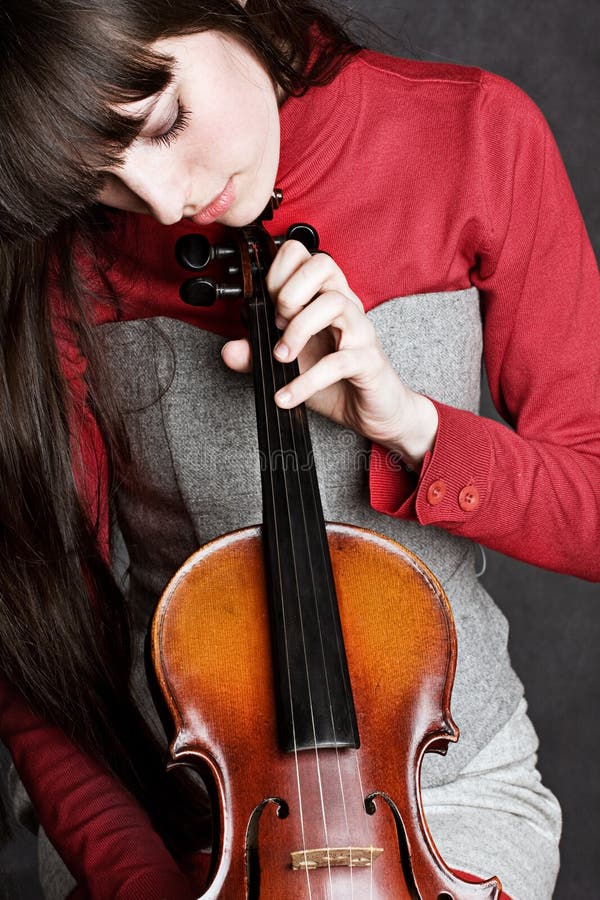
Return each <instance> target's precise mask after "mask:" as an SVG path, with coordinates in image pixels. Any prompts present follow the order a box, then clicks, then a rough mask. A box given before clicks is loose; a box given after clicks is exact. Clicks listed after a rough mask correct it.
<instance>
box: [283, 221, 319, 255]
mask: <svg viewBox="0 0 600 900" xmlns="http://www.w3.org/2000/svg"><path fill="white" fill-rule="evenodd" d="M274 241H275V244H276V246H277V247H281V245H282V244H283V242H284V241H300V243H301V244H304V246H305V247H306V249H307V250H308V251H309V253H316V252H317V250H318V249H319V234H318V232H317V229H316V228H313V226H312V225H307V224H306V222H296V223H295V224H294V225H290V227H289V228H288V230H287V231H286V233H285V236H279V237H276V238H274Z"/></svg>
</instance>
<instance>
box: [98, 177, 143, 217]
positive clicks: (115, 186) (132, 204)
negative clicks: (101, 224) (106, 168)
mask: <svg viewBox="0 0 600 900" xmlns="http://www.w3.org/2000/svg"><path fill="white" fill-rule="evenodd" d="M98 200H99V202H100V203H103V204H104V205H105V206H111V207H113V209H123V210H126V211H127V212H146V211H147V207H146V204H145V203H144V202H143V201H142V200H141V199H140V198H139V197H138V195H137V194H136V193H134V192H133V191H132V190H131V189H130V188H128V187H127V185H126V184H124V183H123V182H122V181H121V179H120V178H117V176H116V175H107V176H106V177H105V179H104V186H103V187H102V190H101V191H100V193H99V195H98Z"/></svg>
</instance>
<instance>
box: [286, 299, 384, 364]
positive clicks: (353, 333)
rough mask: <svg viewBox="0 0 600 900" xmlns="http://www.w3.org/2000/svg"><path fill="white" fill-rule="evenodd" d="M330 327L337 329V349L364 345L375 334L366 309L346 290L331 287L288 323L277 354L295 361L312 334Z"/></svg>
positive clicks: (372, 338)
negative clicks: (355, 301)
mask: <svg viewBox="0 0 600 900" xmlns="http://www.w3.org/2000/svg"><path fill="white" fill-rule="evenodd" d="M328 327H332V328H334V329H336V333H337V340H336V342H335V344H336V346H335V349H336V350H341V349H345V348H348V347H357V346H364V345H366V344H368V343H369V342H372V341H373V340H374V338H375V333H374V329H373V326H372V325H371V323H370V321H369V320H368V319H367V317H366V316H365V315H364V313H363V312H362V310H359V309H358V308H357V306H356V305H355V304H354V303H352V302H351V301H350V300H349V298H348V297H346V296H345V295H344V294H340V293H339V292H337V291H328V292H327V293H324V294H320V295H319V296H318V297H316V299H315V300H313V302H312V303H310V304H309V305H308V306H306V307H304V308H303V309H302V310H301V311H300V312H299V313H297V315H295V316H294V318H293V319H292V320H291V321H290V322H289V323H288V325H287V327H286V329H285V333H284V334H283V336H282V338H281V340H280V341H279V343H278V344H277V345H276V346H275V349H274V354H275V356H276V357H277V359H279V360H281V361H282V362H291V361H292V360H293V359H296V357H297V356H298V354H299V353H300V352H301V351H302V350H303V349H304V347H305V346H306V344H307V343H308V341H309V340H310V338H311V337H313V336H314V335H316V334H318V333H319V332H321V331H323V330H324V329H326V328H328Z"/></svg>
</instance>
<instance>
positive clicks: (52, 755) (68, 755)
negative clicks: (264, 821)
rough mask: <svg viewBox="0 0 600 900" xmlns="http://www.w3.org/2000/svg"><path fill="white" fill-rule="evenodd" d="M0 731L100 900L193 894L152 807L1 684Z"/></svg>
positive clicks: (57, 841) (60, 845)
mask: <svg viewBox="0 0 600 900" xmlns="http://www.w3.org/2000/svg"><path fill="white" fill-rule="evenodd" d="M0 726H1V727H0V737H1V738H2V740H3V741H4V743H5V744H6V745H7V747H8V749H9V750H10V752H11V755H12V758H13V761H14V763H15V767H16V769H17V771H18V773H19V776H20V777H21V780H22V781H23V784H24V785H25V789H26V790H27V792H28V794H29V796H30V798H31V800H32V802H33V805H34V807H35V810H36V813H37V815H38V818H39V821H40V824H41V825H42V826H43V828H44V830H45V831H46V833H47V834H48V837H49V838H50V840H51V841H52V843H53V844H54V845H55V847H56V848H57V850H58V851H59V853H60V855H61V856H62V858H63V859H64V861H65V863H66V865H67V866H68V868H69V870H70V871H71V872H72V874H73V877H74V878H75V879H76V880H77V881H78V882H79V883H80V885H85V888H86V891H87V893H85V894H84V896H88V895H89V896H90V897H93V898H94V900H139V898H140V897H143V898H144V900H192V898H193V897H194V896H195V894H194V893H193V892H192V890H191V887H190V882H189V881H188V879H187V878H186V877H185V876H184V875H183V873H182V872H181V870H180V869H179V868H178V866H177V864H176V863H175V860H174V859H173V858H172V856H171V855H170V854H169V852H168V851H167V849H166V847H165V846H164V844H163V842H162V840H161V838H160V837H159V835H158V834H157V833H156V832H155V831H154V829H153V827H152V825H151V823H150V820H149V818H148V816H147V815H146V813H145V812H144V811H143V810H142V809H141V807H140V806H139V805H138V804H137V803H136V801H135V800H134V799H133V797H132V796H131V794H129V793H128V791H126V789H125V788H124V787H122V786H121V785H120V784H119V783H118V782H117V781H116V779H115V778H113V777H112V776H110V775H109V774H108V773H107V772H106V771H105V770H104V769H103V768H102V767H101V766H100V765H99V764H98V763H96V762H95V761H93V760H92V759H91V758H90V757H88V756H87V755H86V754H84V753H82V752H81V751H80V750H78V749H77V748H76V747H75V746H74V745H73V744H72V743H71V741H69V739H68V738H67V737H66V735H65V734H64V733H63V732H62V731H60V729H58V728H57V727H55V726H52V725H48V724H46V723H44V722H43V721H42V720H41V719H40V717H39V716H37V715H36V714H34V713H33V712H32V711H31V710H30V709H29V707H28V706H27V704H26V703H25V702H24V701H23V700H22V699H21V698H20V697H19V695H18V693H17V692H16V691H14V690H12V689H11V688H10V686H8V685H7V684H6V682H0Z"/></svg>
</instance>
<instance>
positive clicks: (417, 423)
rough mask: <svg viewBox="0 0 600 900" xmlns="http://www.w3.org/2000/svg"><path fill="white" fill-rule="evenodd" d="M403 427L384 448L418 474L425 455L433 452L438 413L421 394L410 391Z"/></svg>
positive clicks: (432, 404) (430, 402)
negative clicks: (396, 455)
mask: <svg viewBox="0 0 600 900" xmlns="http://www.w3.org/2000/svg"><path fill="white" fill-rule="evenodd" d="M404 421H405V423H406V424H405V425H404V427H403V428H402V429H401V430H399V433H398V436H397V437H396V438H394V439H393V440H392V441H390V442H386V444H385V446H386V447H388V449H389V450H392V451H393V452H394V453H397V454H398V455H399V456H400V457H401V458H402V460H403V462H404V464H405V465H406V467H407V468H408V469H412V470H413V471H415V472H419V471H420V469H421V466H422V464H423V460H424V458H425V454H426V453H429V452H431V451H432V450H433V447H434V444H435V439H436V437H437V433H438V428H439V416H438V411H437V409H436V407H435V405H434V403H432V401H431V400H430V399H429V397H425V396H424V395H423V394H417V393H416V392H415V391H410V393H409V397H408V402H407V403H406V406H405V416H404Z"/></svg>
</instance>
